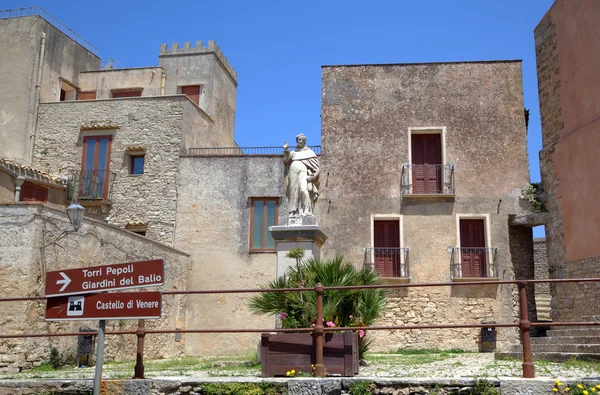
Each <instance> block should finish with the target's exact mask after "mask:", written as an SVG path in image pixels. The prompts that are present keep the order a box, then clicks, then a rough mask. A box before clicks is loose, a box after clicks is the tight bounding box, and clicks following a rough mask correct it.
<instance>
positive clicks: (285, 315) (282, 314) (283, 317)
mask: <svg viewBox="0 0 600 395" xmlns="http://www.w3.org/2000/svg"><path fill="white" fill-rule="evenodd" d="M279 316H280V317H281V319H285V317H287V314H286V313H285V311H284V312H283V313H281V314H279Z"/></svg>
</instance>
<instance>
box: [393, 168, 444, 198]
mask: <svg viewBox="0 0 600 395" xmlns="http://www.w3.org/2000/svg"><path fill="white" fill-rule="evenodd" d="M454 168H455V166H454V165H453V164H448V165H409V164H404V165H402V176H401V179H400V190H401V191H402V194H403V195H427V194H454V193H455V189H454Z"/></svg>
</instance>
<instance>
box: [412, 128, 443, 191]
mask: <svg viewBox="0 0 600 395" xmlns="http://www.w3.org/2000/svg"><path fill="white" fill-rule="evenodd" d="M411 147H412V148H411V155H412V184H413V193H414V194H419V193H420V194H427V193H441V192H442V170H443V168H442V138H441V135H440V134H438V133H434V134H411Z"/></svg>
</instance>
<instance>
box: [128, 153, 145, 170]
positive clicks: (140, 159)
mask: <svg viewBox="0 0 600 395" xmlns="http://www.w3.org/2000/svg"><path fill="white" fill-rule="evenodd" d="M144 159H145V156H144V155H132V156H131V167H130V168H129V174H144Z"/></svg>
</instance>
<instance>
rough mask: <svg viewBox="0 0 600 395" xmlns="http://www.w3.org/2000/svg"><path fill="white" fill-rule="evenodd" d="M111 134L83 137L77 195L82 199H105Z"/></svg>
mask: <svg viewBox="0 0 600 395" xmlns="http://www.w3.org/2000/svg"><path fill="white" fill-rule="evenodd" d="M111 143H112V136H88V137H85V138H84V139H83V159H82V162H81V163H82V164H83V166H82V167H83V168H82V171H81V179H80V186H79V188H80V191H79V196H80V197H81V198H82V199H106V198H107V197H108V181H109V174H110V172H109V168H110V148H111Z"/></svg>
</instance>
